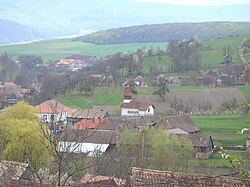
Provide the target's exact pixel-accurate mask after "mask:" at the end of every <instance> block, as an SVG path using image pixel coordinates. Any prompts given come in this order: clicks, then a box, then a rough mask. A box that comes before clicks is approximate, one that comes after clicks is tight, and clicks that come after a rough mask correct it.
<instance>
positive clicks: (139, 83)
mask: <svg viewBox="0 0 250 187" xmlns="http://www.w3.org/2000/svg"><path fill="white" fill-rule="evenodd" d="M134 83H135V84H136V86H140V87H147V86H148V85H147V82H146V81H145V80H144V78H143V76H141V75H138V76H137V77H136V78H135V79H134Z"/></svg>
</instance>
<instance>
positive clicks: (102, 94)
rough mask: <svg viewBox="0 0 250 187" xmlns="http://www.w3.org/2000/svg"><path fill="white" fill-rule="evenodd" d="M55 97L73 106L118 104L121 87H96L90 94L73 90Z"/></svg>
mask: <svg viewBox="0 0 250 187" xmlns="http://www.w3.org/2000/svg"><path fill="white" fill-rule="evenodd" d="M56 99H58V101H60V102H62V103H63V104H65V105H66V106H70V107H73V108H92V107H93V105H117V106H118V105H119V104H120V103H121V102H122V99H123V89H122V88H121V87H112V88H111V87H110V88H109V87H96V89H95V90H94V94H93V95H90V96H85V95H83V94H80V93H79V92H78V91H74V92H73V93H71V94H66V95H65V96H63V95H59V96H58V97H57V98H56Z"/></svg>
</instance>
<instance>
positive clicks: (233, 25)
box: [74, 22, 250, 44]
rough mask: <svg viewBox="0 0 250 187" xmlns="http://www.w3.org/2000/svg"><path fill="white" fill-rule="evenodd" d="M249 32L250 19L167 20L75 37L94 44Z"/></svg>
mask: <svg viewBox="0 0 250 187" xmlns="http://www.w3.org/2000/svg"><path fill="white" fill-rule="evenodd" d="M249 34H250V22H203V23H166V24H153V25H140V26H131V27H122V28H116V29H109V30H104V31H99V32H95V33H92V34H88V35H85V36H82V37H77V38H75V39H74V40H75V41H83V42H89V43H94V44H118V43H135V42H166V41H169V40H183V39H188V38H191V37H193V36H198V38H199V39H201V40H211V39H216V38H224V37H229V36H238V35H249Z"/></svg>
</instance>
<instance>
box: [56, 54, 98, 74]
mask: <svg viewBox="0 0 250 187" xmlns="http://www.w3.org/2000/svg"><path fill="white" fill-rule="evenodd" d="M95 61H96V57H95V56H84V55H71V56H68V57H66V58H65V59H62V60H60V61H59V62H58V63H56V65H55V67H56V68H59V69H61V70H65V69H67V70H71V71H78V70H80V69H83V68H84V67H87V66H88V64H89V63H90V64H91V63H92V62H95Z"/></svg>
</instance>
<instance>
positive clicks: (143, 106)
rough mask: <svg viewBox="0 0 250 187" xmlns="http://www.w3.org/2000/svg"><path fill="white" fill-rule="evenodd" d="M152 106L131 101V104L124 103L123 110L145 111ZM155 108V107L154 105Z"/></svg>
mask: <svg viewBox="0 0 250 187" xmlns="http://www.w3.org/2000/svg"><path fill="white" fill-rule="evenodd" d="M151 105H152V104H150V103H148V102H146V101H131V102H130V103H122V105H121V108H133V109H138V110H140V111H145V110H147V109H148V107H150V106H151ZM152 106H153V107H154V105H152Z"/></svg>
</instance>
